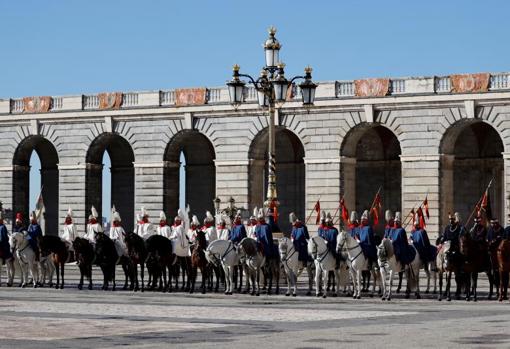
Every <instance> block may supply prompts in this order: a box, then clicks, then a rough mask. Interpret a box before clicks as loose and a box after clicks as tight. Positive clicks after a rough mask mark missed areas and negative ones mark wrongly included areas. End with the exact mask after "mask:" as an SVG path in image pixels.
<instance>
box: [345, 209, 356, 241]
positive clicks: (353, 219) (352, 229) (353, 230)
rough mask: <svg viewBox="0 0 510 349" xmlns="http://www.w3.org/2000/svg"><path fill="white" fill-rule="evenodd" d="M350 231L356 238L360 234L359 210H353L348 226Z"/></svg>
mask: <svg viewBox="0 0 510 349" xmlns="http://www.w3.org/2000/svg"><path fill="white" fill-rule="evenodd" d="M347 229H348V233H349V235H350V236H351V237H352V238H355V237H356V235H358V234H359V218H358V212H356V211H352V212H351V219H350V223H349V225H348V226H347Z"/></svg>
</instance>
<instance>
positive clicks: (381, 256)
mask: <svg viewBox="0 0 510 349" xmlns="http://www.w3.org/2000/svg"><path fill="white" fill-rule="evenodd" d="M411 247H412V248H413V249H414V246H412V245H411ZM415 251H416V249H415ZM377 259H378V263H379V269H380V271H381V275H382V285H383V295H382V297H381V298H382V300H388V301H389V300H391V289H392V287H393V275H394V274H395V273H397V274H398V273H399V272H401V271H405V276H406V280H407V287H406V298H409V294H410V292H411V291H412V290H413V289H414V290H415V295H416V298H417V299H420V298H421V296H420V286H419V281H420V277H419V271H420V266H421V260H420V256H419V255H418V252H416V254H415V258H414V260H413V261H412V262H411V264H410V265H408V266H406V267H405V269H404V268H402V264H401V263H399V262H398V261H397V259H396V256H395V252H394V250H393V243H392V242H391V240H389V239H383V241H382V242H381V244H380V245H379V246H377ZM387 276H389V285H388V282H387V279H386V278H387Z"/></svg>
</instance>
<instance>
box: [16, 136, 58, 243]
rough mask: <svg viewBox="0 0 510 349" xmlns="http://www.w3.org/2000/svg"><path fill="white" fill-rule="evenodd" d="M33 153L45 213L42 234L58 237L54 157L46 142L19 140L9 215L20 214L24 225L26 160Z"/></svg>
mask: <svg viewBox="0 0 510 349" xmlns="http://www.w3.org/2000/svg"><path fill="white" fill-rule="evenodd" d="M34 151H35V152H36V153H37V156H39V159H40V161H41V188H42V196H43V199H44V204H45V209H46V213H45V216H44V220H45V222H44V226H43V227H42V228H43V229H44V233H45V234H48V235H57V234H58V183H59V178H58V161H59V160H58V153H57V150H56V148H55V146H54V145H53V143H51V142H50V141H49V140H47V139H46V138H44V137H43V136H39V135H34V136H29V137H27V138H25V139H24V140H22V141H21V142H20V143H19V145H18V147H17V148H16V151H15V152H14V157H13V163H12V164H13V213H14V214H15V213H16V212H21V213H22V214H23V217H24V220H25V222H24V223H25V224H27V223H28V215H29V210H32V209H34V207H29V202H30V198H29V193H30V181H29V177H30V157H31V156H32V153H33V152H34Z"/></svg>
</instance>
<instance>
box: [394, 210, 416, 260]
mask: <svg viewBox="0 0 510 349" xmlns="http://www.w3.org/2000/svg"><path fill="white" fill-rule="evenodd" d="M391 240H392V244H393V250H394V251H395V257H396V259H397V261H398V262H399V263H400V264H402V267H404V266H405V265H407V264H410V263H411V262H412V261H413V260H414V258H415V257H416V250H415V249H414V248H412V247H411V246H409V241H408V239H407V234H406V231H405V229H404V228H403V227H402V215H401V213H400V212H396V213H395V228H394V229H393V233H392V235H391Z"/></svg>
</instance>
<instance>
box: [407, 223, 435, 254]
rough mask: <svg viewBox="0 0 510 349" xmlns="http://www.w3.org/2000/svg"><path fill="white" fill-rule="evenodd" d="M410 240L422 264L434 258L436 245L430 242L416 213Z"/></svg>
mask: <svg viewBox="0 0 510 349" xmlns="http://www.w3.org/2000/svg"><path fill="white" fill-rule="evenodd" d="M411 241H412V242H413V246H414V248H416V251H418V255H419V256H420V259H421V260H422V262H423V263H424V264H427V263H429V262H432V261H434V260H435V258H436V251H437V250H436V247H435V246H432V245H431V244H430V240H429V236H428V234H427V231H426V230H425V229H423V228H422V227H421V224H420V217H419V215H418V214H416V216H415V218H414V228H413V231H412V233H411Z"/></svg>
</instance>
